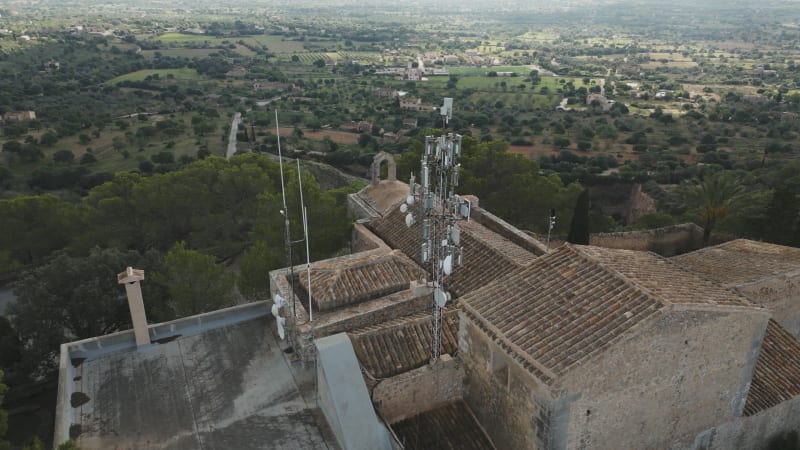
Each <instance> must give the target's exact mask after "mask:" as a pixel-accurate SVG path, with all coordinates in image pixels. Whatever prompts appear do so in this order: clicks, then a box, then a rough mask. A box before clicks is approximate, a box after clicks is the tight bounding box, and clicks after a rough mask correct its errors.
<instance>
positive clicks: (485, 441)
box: [392, 401, 495, 450]
mask: <svg viewBox="0 0 800 450" xmlns="http://www.w3.org/2000/svg"><path fill="white" fill-rule="evenodd" d="M392 429H393V430H394V431H395V433H396V434H397V436H398V437H399V438H400V441H401V442H402V444H403V445H404V447H405V448H406V449H409V450H413V449H434V448H435V449H443V450H493V449H494V448H495V447H494V445H493V444H492V441H491V440H490V439H489V437H488V436H486V434H485V433H484V432H483V429H482V428H481V426H480V424H479V423H478V421H477V420H476V419H475V416H474V415H473V414H472V412H470V410H469V407H468V406H467V404H466V403H464V401H457V402H454V403H450V404H448V405H445V406H442V407H440V408H436V409H433V410H431V411H426V412H424V413H421V414H418V415H416V416H414V417H411V418H408V419H405V420H401V421H400V422H396V423H394V424H392Z"/></svg>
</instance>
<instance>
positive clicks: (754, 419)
mask: <svg viewBox="0 0 800 450" xmlns="http://www.w3.org/2000/svg"><path fill="white" fill-rule="evenodd" d="M798 430H800V397H795V398H793V399H791V400H787V401H785V402H783V403H781V404H779V405H777V406H775V407H772V408H770V409H768V410H766V411H762V412H760V413H758V414H756V415H754V416H750V417H739V418H736V419H735V420H732V421H730V422H728V423H725V424H723V425H720V426H717V427H715V428H710V429H708V430H705V431H704V432H702V433H700V434H699V435H698V437H697V438H696V439H695V441H696V442H698V443H704V444H707V443H710V446H709V445H706V448H710V449H713V450H738V449H741V450H746V449H754V448H787V447H780V446H777V445H775V444H776V441H780V440H781V439H785V438H786V437H787V436H788V435H789V433H791V432H795V433H797V432H798ZM702 441H705V442H702ZM697 447H699V446H697ZM788 448H792V447H788Z"/></svg>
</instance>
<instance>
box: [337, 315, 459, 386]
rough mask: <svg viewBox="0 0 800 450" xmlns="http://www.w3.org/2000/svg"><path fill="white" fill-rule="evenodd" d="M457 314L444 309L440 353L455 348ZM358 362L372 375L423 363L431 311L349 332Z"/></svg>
mask: <svg viewBox="0 0 800 450" xmlns="http://www.w3.org/2000/svg"><path fill="white" fill-rule="evenodd" d="M457 333H458V314H457V311H456V310H454V309H446V310H445V312H444V317H443V320H442V353H443V354H450V355H452V354H453V353H455V351H456V349H457V348H458V337H457ZM349 335H350V340H351V341H352V342H353V348H354V349H355V351H356V355H358V359H359V361H360V362H361V365H362V366H363V367H364V368H365V369H366V370H367V371H368V372H369V374H370V375H371V376H373V377H376V378H387V377H391V376H394V375H398V374H401V373H404V372H408V371H409V370H412V369H416V368H419V367H422V366H424V365H425V364H427V363H428V362H429V361H430V359H431V315H430V313H419V314H414V315H411V316H407V317H402V318H400V319H395V320H390V321H388V322H383V323H380V324H378V325H373V326H370V327H366V328H362V329H360V330H356V331H352V332H350V333H349Z"/></svg>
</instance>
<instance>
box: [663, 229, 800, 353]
mask: <svg viewBox="0 0 800 450" xmlns="http://www.w3.org/2000/svg"><path fill="white" fill-rule="evenodd" d="M672 261H674V262H675V263H677V264H679V265H681V266H683V267H686V268H687V269H689V270H691V271H693V272H696V273H698V274H701V275H703V276H705V277H707V278H709V279H711V280H714V281H715V282H717V283H719V284H721V285H722V286H724V287H726V288H729V289H734V290H736V291H737V292H739V293H741V294H742V295H744V296H745V297H747V298H749V299H750V300H752V301H753V302H754V303H756V304H759V305H761V306H763V307H765V308H768V309H769V310H770V311H772V314H773V317H774V319H775V320H776V321H777V322H778V323H779V324H781V326H782V327H784V328H786V330H787V331H789V332H790V333H792V334H793V335H794V337H795V338H798V337H800V249H798V248H794V247H785V246H782V245H775V244H769V243H766V242H756V241H750V240H747V239H736V240H734V241H729V242H726V243H724V244H720V245H717V246H714V247H707V248H704V249H701V250H697V251H694V252H692V253H687V254H684V255H680V256H676V257H674V258H672Z"/></svg>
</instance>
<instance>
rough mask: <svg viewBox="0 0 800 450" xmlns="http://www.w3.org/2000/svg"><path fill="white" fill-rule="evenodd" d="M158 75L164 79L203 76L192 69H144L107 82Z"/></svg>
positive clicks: (186, 78)
mask: <svg viewBox="0 0 800 450" xmlns="http://www.w3.org/2000/svg"><path fill="white" fill-rule="evenodd" d="M154 76H159V77H163V78H165V79H167V78H170V77H172V78H175V79H178V80H201V79H203V77H202V76H201V75H200V74H198V73H197V71H196V70H194V69H188V68H182V69H144V70H137V71H136V72H131V73H127V74H125V75H120V76H118V77H116V78H114V79H111V80H109V81H108V83H109V84H117V83H120V82H122V81H142V80H144V79H146V78H147V77H154Z"/></svg>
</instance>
